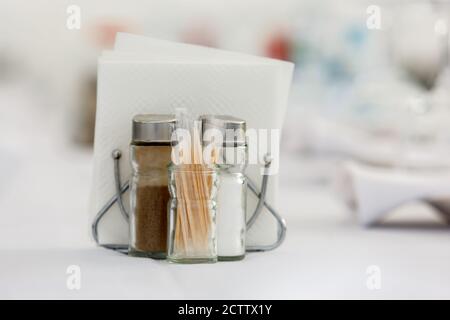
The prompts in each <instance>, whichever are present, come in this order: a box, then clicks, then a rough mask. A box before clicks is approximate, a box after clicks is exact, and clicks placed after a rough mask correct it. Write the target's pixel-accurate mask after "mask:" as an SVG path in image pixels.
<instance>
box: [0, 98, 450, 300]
mask: <svg viewBox="0 0 450 320" xmlns="http://www.w3.org/2000/svg"><path fill="white" fill-rule="evenodd" d="M18 97H22V96H21V95H20V94H10V93H8V92H6V93H5V92H3V94H1V92H0V103H9V104H12V105H16V106H17V107H16V108H15V110H14V111H12V110H10V111H9V114H7V117H0V128H2V135H3V137H4V138H5V139H3V140H1V143H0V175H1V176H2V177H3V179H1V181H0V208H1V210H0V212H1V219H2V221H1V223H0V298H7V299H13V298H26V299H28V298H38V299H45V298H68V299H82V298H87V299H91V298H104V299H106V298H114V299H116V298H124V299H131V298H136V299H171V298H174V299H303V298H363V299H367V298H450V234H449V229H448V228H447V227H445V226H443V225H441V224H439V223H438V222H436V219H435V218H434V217H433V216H431V213H430V212H429V210H427V209H426V208H424V207H422V206H420V205H419V206H418V205H415V206H409V207H407V208H404V210H403V212H402V213H401V214H399V215H402V214H403V215H407V216H409V217H410V218H411V217H413V218H414V219H415V220H414V221H416V222H415V223H410V224H405V223H394V224H390V225H388V226H385V227H378V228H374V229H363V228H361V227H359V226H358V225H357V224H356V222H355V219H354V217H352V216H351V215H350V214H349V213H348V212H347V210H346V209H345V207H344V206H343V205H342V204H341V202H340V201H338V199H336V198H335V197H334V195H333V193H331V192H330V190H329V189H328V188H325V187H323V186H320V185H318V186H311V185H309V186H305V185H304V184H301V183H300V181H304V180H305V179H304V178H305V177H304V176H305V175H308V174H309V173H310V169H311V168H313V169H315V170H321V168H320V163H315V162H313V163H312V164H311V163H310V164H308V165H307V164H306V163H302V162H300V161H298V160H297V159H295V158H294V157H292V156H283V158H282V167H281V196H280V204H279V209H280V211H281V212H282V213H283V215H284V216H285V217H286V219H287V223H288V234H287V238H286V241H285V243H284V244H283V245H282V246H281V247H280V248H279V249H277V250H275V251H273V252H266V253H253V254H248V255H247V257H246V258H245V260H243V261H241V262H228V263H217V264H212V265H172V264H168V263H166V262H164V261H153V260H150V259H143V258H130V257H127V256H125V255H121V254H118V253H115V252H111V251H107V250H104V249H101V248H96V247H94V246H93V245H92V243H91V241H90V238H89V234H88V232H89V221H88V218H87V213H86V211H87V202H88V201H87V200H88V196H89V184H90V179H91V152H90V151H89V150H84V149H76V148H75V149H74V148H69V147H67V146H66V145H67V144H66V143H65V142H64V138H63V136H62V137H58V135H56V136H57V138H56V139H55V132H57V130H59V129H58V128H60V127H59V126H58V125H56V124H54V123H53V122H48V121H47V122H45V121H44V122H43V124H42V125H38V124H39V119H41V120H42V119H43V118H45V117H46V114H45V112H44V113H41V112H40V111H38V112H34V111H33V112H32V114H31V116H30V114H29V112H28V111H29V109H26V108H27V107H26V106H27V104H30V105H31V104H32V102H31V101H30V100H27V99H22V98H20V99H19V98H18ZM18 100H19V101H18ZM19 106H21V108H19ZM21 110H22V111H21ZM33 110H34V109H33ZM24 115H25V116H27V117H29V116H30V119H28V118H27V119H28V120H26V121H25V123H24V122H23V116H24ZM19 131H20V134H19V133H18V132H19ZM30 141H33V142H34V143H31V144H30V143H29V142H30ZM62 142H64V143H62ZM311 170H312V169H311ZM422 220H424V221H427V222H425V223H423V222H421V221H422ZM70 265H77V266H79V267H80V268H81V269H80V270H81V288H80V290H69V289H68V288H67V286H66V281H67V278H68V275H67V274H66V270H67V268H68V266H70ZM370 265H377V266H379V267H380V270H381V288H380V289H379V290H369V289H368V287H367V285H366V281H367V274H366V269H367V267H368V266H370Z"/></svg>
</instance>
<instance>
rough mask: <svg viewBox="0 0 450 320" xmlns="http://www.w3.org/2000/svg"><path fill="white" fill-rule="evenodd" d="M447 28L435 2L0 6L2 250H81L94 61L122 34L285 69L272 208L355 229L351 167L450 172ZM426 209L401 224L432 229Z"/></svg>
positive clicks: (17, 0)
mask: <svg viewBox="0 0 450 320" xmlns="http://www.w3.org/2000/svg"><path fill="white" fill-rule="evenodd" d="M70 5H76V6H78V7H79V8H80V10H81V11H80V17H81V28H80V29H70V28H68V27H67V25H66V23H67V19H68V17H69V16H70V13H68V12H67V9H68V7H69V6H70ZM449 18H450V3H449V2H448V1H431V0H430V1H425V0H423V1H400V0H397V1H384V0H378V1H377V2H376V3H374V2H373V1H365V0H359V1H356V0H348V1H340V2H336V1H332V0H277V1H269V0H246V1H242V0H226V1H225V0H217V1H211V0H190V1H177V0H150V1H149V0H145V1H144V0H128V1H118V0H95V1H92V0H91V1H88V0H83V1H79V0H72V1H66V0H60V1H52V0H35V1H25V0H2V1H1V2H0V29H1V30H2V32H1V33H0V108H1V113H0V114H1V116H0V177H1V178H2V179H1V180H0V212H1V213H2V217H1V218H2V222H1V224H0V225H1V226H2V231H1V232H0V246H1V248H6V249H8V248H29V247H34V246H38V245H39V246H53V247H54V246H56V247H79V246H80V245H83V246H84V245H89V244H90V240H89V234H88V229H89V228H88V225H89V221H88V220H87V216H88V215H87V213H86V212H87V204H88V198H89V189H90V182H91V165H92V141H93V132H94V125H95V104H96V72H97V70H96V67H97V57H98V56H99V54H100V52H101V51H102V50H105V49H109V48H111V46H112V45H113V42H114V36H115V33H116V32H117V31H126V32H132V33H136V34H143V35H146V36H153V37H156V38H161V39H167V40H173V41H181V42H188V43H194V44H200V45H205V46H211V47H216V48H221V49H228V50H234V51H239V52H246V53H250V54H255V55H262V56H268V57H273V58H277V59H283V60H289V61H292V62H294V63H295V65H296V69H295V75H294V81H293V85H292V92H291V98H290V102H289V108H288V114H287V117H286V122H285V127H284V131H283V138H282V160H281V161H282V163H281V186H282V194H281V199H282V201H281V205H280V206H281V208H282V209H283V210H284V213H285V215H286V218H287V219H288V221H289V220H291V221H296V219H313V220H314V219H316V220H317V221H318V223H319V224H318V226H319V227H320V225H324V226H325V225H328V224H329V223H330V221H331V222H332V223H334V226H336V227H339V226H340V224H341V223H342V221H347V222H349V223H353V224H355V225H356V220H352V219H354V217H353V216H352V214H351V213H352V212H353V211H354V206H353V207H352V201H353V200H354V199H353V198H352V196H351V195H349V192H348V191H349V188H351V187H349V186H348V185H346V184H345V181H346V180H345V175H344V178H343V176H342V175H341V174H340V172H341V169H342V168H343V164H345V163H348V161H353V162H355V163H363V164H366V165H368V166H369V165H370V166H373V167H377V168H397V169H398V170H401V171H402V172H406V173H405V174H406V175H408V174H412V175H414V174H415V173H424V172H425V174H426V173H427V172H435V171H436V170H440V171H439V172H447V171H446V170H450V168H449V165H450V129H449V127H450V93H449V92H450V91H449V87H450V65H449V32H448V28H449V26H448V25H449ZM296 195H300V200H299V201H300V203H301V205H302V206H301V207H300V208H298V206H297V205H296V203H293V202H292V199H293V198H295V197H296ZM408 208H410V207H408ZM435 209H436V208H434V207H432V206H423V205H419V207H416V209H414V210H412V209H411V208H410V209H407V210H405V209H403V211H402V210H400V211H402V212H403V213H404V215H406V216H407V217H406V218H407V219H409V218H411V217H412V216H414V217H416V216H420V220H421V221H422V220H423V221H426V225H429V224H430V223H431V224H432V225H436V226H439V227H437V228H438V229H437V230H440V228H444V227H445V224H444V222H445V219H442V217H441V216H440V215H436V214H435V213H436V212H435V211H436V210H435ZM322 213H323V214H322ZM321 214H322V215H321ZM329 215H331V216H332V217H330V216H329ZM400 215H401V214H399V215H398V216H400ZM335 216H339V218H335ZM308 217H310V218H308ZM333 219H334V220H333ZM302 221H303V220H302ZM80 230H83V231H82V232H80ZM80 233H82V234H81V235H80Z"/></svg>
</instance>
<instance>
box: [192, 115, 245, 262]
mask: <svg viewBox="0 0 450 320" xmlns="http://www.w3.org/2000/svg"><path fill="white" fill-rule="evenodd" d="M201 119H202V130H203V135H204V136H205V137H211V138H212V139H207V140H208V141H204V144H206V145H208V143H212V148H209V150H211V153H212V154H211V158H212V159H214V161H213V162H214V164H216V165H217V167H218V169H219V180H220V186H219V190H218V195H217V254H218V260H219V261H235V260H242V259H243V258H244V257H245V237H246V212H247V179H246V177H245V174H244V172H245V169H246V166H247V141H246V122H245V121H244V120H242V119H239V118H236V117H232V116H227V115H204V116H202V117H201ZM208 130H211V131H209V132H208ZM214 132H215V133H214ZM214 135H220V136H219V137H217V136H216V137H215V138H213V136H214ZM217 138H219V139H217Z"/></svg>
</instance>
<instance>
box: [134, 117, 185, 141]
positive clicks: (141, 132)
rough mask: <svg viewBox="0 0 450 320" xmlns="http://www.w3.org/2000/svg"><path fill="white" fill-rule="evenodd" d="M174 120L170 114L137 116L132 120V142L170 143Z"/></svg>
mask: <svg viewBox="0 0 450 320" xmlns="http://www.w3.org/2000/svg"><path fill="white" fill-rule="evenodd" d="M175 123H176V118H175V115H172V114H139V115H136V116H134V118H133V127H132V135H131V136H132V141H133V142H170V140H171V135H172V132H173V130H174V128H175Z"/></svg>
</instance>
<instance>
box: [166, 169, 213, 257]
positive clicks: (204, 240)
mask: <svg viewBox="0 0 450 320" xmlns="http://www.w3.org/2000/svg"><path fill="white" fill-rule="evenodd" d="M168 172H169V191H170V202H169V235H168V237H169V239H168V254H167V259H168V260H169V261H170V262H175V263H212V262H216V261H217V242H216V196H217V184H218V177H217V169H216V168H215V167H213V166H207V165H203V164H184V165H175V164H171V165H170V166H169V169H168Z"/></svg>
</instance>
